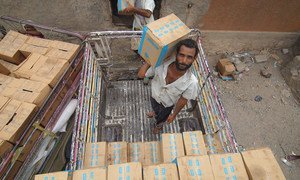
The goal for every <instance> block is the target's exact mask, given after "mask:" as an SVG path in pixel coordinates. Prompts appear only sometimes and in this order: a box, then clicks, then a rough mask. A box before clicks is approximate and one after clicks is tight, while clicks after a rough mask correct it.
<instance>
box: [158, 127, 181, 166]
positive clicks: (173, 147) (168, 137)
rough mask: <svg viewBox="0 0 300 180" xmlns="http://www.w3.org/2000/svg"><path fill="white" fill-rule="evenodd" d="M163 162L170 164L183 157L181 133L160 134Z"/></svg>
mask: <svg viewBox="0 0 300 180" xmlns="http://www.w3.org/2000/svg"><path fill="white" fill-rule="evenodd" d="M161 143H162V154H163V162H165V163H171V162H173V161H174V160H175V159H176V158H177V157H181V156H184V155H185V154H184V146H183V140H182V135H181V133H174V134H162V141H161Z"/></svg>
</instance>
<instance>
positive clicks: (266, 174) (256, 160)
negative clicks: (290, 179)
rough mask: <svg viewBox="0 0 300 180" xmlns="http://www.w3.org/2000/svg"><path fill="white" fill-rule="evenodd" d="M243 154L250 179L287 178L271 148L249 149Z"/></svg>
mask: <svg viewBox="0 0 300 180" xmlns="http://www.w3.org/2000/svg"><path fill="white" fill-rule="evenodd" d="M241 154H242V157H243V159H244V163H245V166H246V170H247V172H248V175H249V178H250V179H280V180H281V179H282V180H283V179H285V177H284V174H283V173H282V170H281V168H280V166H279V164H278V163H277V161H276V159H275V157H274V155H273V153H272V151H271V149H269V148H262V149H256V150H249V151H244V152H242V153H241Z"/></svg>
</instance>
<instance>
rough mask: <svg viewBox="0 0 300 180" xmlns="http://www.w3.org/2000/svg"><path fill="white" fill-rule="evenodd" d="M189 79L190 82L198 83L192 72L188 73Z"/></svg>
mask: <svg viewBox="0 0 300 180" xmlns="http://www.w3.org/2000/svg"><path fill="white" fill-rule="evenodd" d="M190 79H191V83H193V84H198V79H197V78H196V76H195V75H194V74H193V73H192V72H191V75H190Z"/></svg>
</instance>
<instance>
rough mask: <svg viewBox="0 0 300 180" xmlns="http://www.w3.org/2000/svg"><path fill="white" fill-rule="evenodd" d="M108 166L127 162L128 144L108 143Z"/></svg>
mask: <svg viewBox="0 0 300 180" xmlns="http://www.w3.org/2000/svg"><path fill="white" fill-rule="evenodd" d="M107 150H108V153H107V164H108V165H112V164H121V163H126V162H127V143H126V142H110V143H108V148H107Z"/></svg>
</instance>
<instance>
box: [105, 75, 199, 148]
mask: <svg viewBox="0 0 300 180" xmlns="http://www.w3.org/2000/svg"><path fill="white" fill-rule="evenodd" d="M150 95H151V86H150V85H144V84H143V81H141V80H129V81H115V82H112V86H111V87H110V88H108V89H107V91H106V104H105V106H106V110H105V115H106V117H105V118H102V119H100V121H101V122H100V123H99V124H103V126H102V129H101V133H100V134H101V140H102V141H109V142H112V141H127V142H144V141H156V140H159V135H158V134H153V133H152V128H153V127H154V124H155V119H154V118H147V117H146V113H147V112H150V111H151V110H152V108H151V104H150ZM187 108H188V107H185V108H184V109H183V110H182V111H181V112H180V113H179V114H178V115H177V118H176V120H175V121H174V122H173V123H171V124H166V125H165V126H164V128H163V132H164V133H166V132H170V133H176V132H182V131H187V130H199V129H200V125H199V121H198V120H196V119H195V118H194V116H193V113H192V112H187V111H186V109H187Z"/></svg>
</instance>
